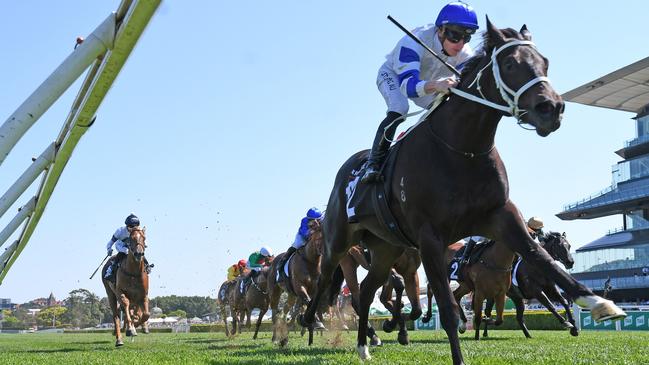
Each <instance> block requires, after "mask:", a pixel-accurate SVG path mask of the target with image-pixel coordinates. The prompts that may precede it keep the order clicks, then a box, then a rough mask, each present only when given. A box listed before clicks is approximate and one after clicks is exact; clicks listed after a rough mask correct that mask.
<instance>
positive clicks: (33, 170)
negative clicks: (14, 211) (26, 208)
mask: <svg viewBox="0 0 649 365" xmlns="http://www.w3.org/2000/svg"><path fill="white" fill-rule="evenodd" d="M55 151H56V146H55V144H54V142H52V143H51V144H50V145H49V146H48V147H47V148H46V149H45V151H43V153H41V155H40V156H38V158H37V159H36V160H35V161H34V162H33V163H32V164H31V165H30V166H29V167H28V168H27V170H25V172H23V174H22V175H20V177H19V178H18V180H16V182H15V183H13V185H11V187H10V188H9V190H7V192H6V193H5V194H4V195H3V196H2V197H0V217H1V216H2V215H3V214H5V212H7V210H8V209H9V207H11V206H12V205H13V203H15V202H16V200H17V199H18V198H19V197H20V195H22V193H24V192H25V190H27V188H29V186H31V184H32V183H33V182H34V180H36V178H37V177H38V175H40V174H41V173H42V172H43V170H45V169H46V168H47V167H48V166H49V165H50V164H51V163H52V162H54V156H55Z"/></svg>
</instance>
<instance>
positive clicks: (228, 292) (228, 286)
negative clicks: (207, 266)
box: [216, 279, 237, 336]
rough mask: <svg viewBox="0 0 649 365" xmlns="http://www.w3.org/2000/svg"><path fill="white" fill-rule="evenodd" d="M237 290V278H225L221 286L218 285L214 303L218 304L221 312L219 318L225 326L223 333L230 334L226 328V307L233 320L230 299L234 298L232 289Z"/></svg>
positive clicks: (234, 329)
mask: <svg viewBox="0 0 649 365" xmlns="http://www.w3.org/2000/svg"><path fill="white" fill-rule="evenodd" d="M235 290H237V280H236V279H233V280H226V281H224V282H223V283H222V284H221V286H219V292H218V293H219V294H218V297H217V299H216V303H217V304H218V306H219V309H220V312H221V318H223V323H224V325H225V326H224V327H225V335H226V336H230V330H228V307H229V308H230V316H232V318H233V320H234V316H235V312H234V310H233V308H232V304H231V299H232V298H234V291H235ZM235 333H236V327H235V326H234V323H233V332H232V334H235Z"/></svg>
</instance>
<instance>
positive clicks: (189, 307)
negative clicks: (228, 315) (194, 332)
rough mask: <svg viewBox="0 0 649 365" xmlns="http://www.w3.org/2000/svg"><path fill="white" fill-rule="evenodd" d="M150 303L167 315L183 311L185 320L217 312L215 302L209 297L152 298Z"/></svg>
mask: <svg viewBox="0 0 649 365" xmlns="http://www.w3.org/2000/svg"><path fill="white" fill-rule="evenodd" d="M151 302H152V303H155V305H156V306H158V307H160V309H162V312H164V313H167V315H170V314H169V313H170V312H173V311H175V310H179V309H180V310H183V311H185V313H187V318H192V317H201V316H203V315H205V314H208V313H214V312H216V310H217V306H216V300H214V299H213V298H210V297H200V296H188V297H184V296H177V295H170V296H164V297H155V298H152V299H151Z"/></svg>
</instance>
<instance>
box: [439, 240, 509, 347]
mask: <svg viewBox="0 0 649 365" xmlns="http://www.w3.org/2000/svg"><path fill="white" fill-rule="evenodd" d="M483 245H488V246H486V247H485V248H484V250H483V251H482V254H481V256H480V257H479V259H478V261H477V262H475V263H472V264H470V265H464V266H463V268H462V271H463V273H462V276H461V277H462V280H461V281H458V284H460V286H459V287H458V288H457V289H455V290H454V291H453V296H454V297H455V301H456V302H457V303H458V304H459V303H460V301H461V299H462V297H464V296H465V295H466V294H469V293H470V292H473V300H472V308H473V326H474V327H473V328H474V329H475V339H476V340H479V339H480V324H481V322H482V305H483V303H484V301H485V299H492V300H493V301H494V302H495V304H496V320H495V322H494V324H495V325H496V326H499V325H501V324H502V323H503V312H504V310H505V300H506V295H507V291H508V290H509V287H510V286H511V283H512V276H511V272H512V265H513V263H514V257H515V255H514V252H513V251H512V250H510V249H509V247H507V246H506V245H504V244H502V243H499V242H494V241H489V242H485V243H483ZM461 249H464V247H459V245H458V244H457V243H455V244H453V245H451V246H449V249H448V253H449V254H448V255H447V265H450V264H451V259H452V256H451V254H452V255H453V256H455V254H456V253H457V251H459V250H461ZM458 308H459V313H460V320H461V321H462V323H461V324H460V327H459V329H458V330H459V332H460V333H464V331H465V330H466V325H465V324H466V321H467V319H466V316H465V315H464V310H463V309H462V306H461V305H460V306H459V307H458Z"/></svg>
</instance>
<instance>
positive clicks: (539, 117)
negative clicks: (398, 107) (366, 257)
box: [301, 19, 625, 365]
mask: <svg viewBox="0 0 649 365" xmlns="http://www.w3.org/2000/svg"><path fill="white" fill-rule="evenodd" d="M483 49H484V54H482V55H478V56H476V57H475V58H474V59H473V61H472V62H470V63H468V64H467V65H466V66H465V68H464V70H463V74H462V77H461V81H460V83H459V85H458V88H457V89H453V90H452V92H453V94H452V95H451V96H450V97H449V98H448V99H447V100H446V101H445V102H444V103H442V104H441V105H440V106H439V107H438V108H437V109H436V110H435V111H434V112H433V113H431V114H430V115H429V116H428V117H426V119H425V121H424V122H423V123H421V124H419V125H418V126H417V127H415V128H414V129H413V130H412V131H411V132H410V134H409V135H408V136H407V137H406V138H405V139H404V140H402V141H401V142H400V144H401V145H400V150H399V153H398V154H395V153H392V154H391V156H390V157H389V158H388V160H389V161H392V162H393V163H394V164H393V166H394V167H393V170H391V171H390V174H389V175H388V178H387V179H386V181H385V185H384V186H385V187H386V191H387V192H388V203H389V204H388V205H389V206H390V208H391V210H392V214H393V215H394V216H395V219H396V222H397V224H398V225H399V227H400V228H401V230H402V231H403V233H404V235H405V236H406V237H407V238H408V240H409V241H411V242H413V244H414V245H415V247H416V248H417V249H418V250H419V252H420V256H421V259H422V263H423V265H424V269H425V271H426V275H427V277H428V279H429V282H430V284H431V287H432V289H433V292H434V294H435V298H436V300H437V304H438V307H439V313H440V319H441V323H442V326H443V327H444V330H445V331H446V334H447V336H448V339H449V343H450V347H451V355H452V358H453V363H454V364H456V365H457V364H463V363H464V360H463V357H462V352H461V349H460V342H459V336H458V333H457V329H458V320H459V317H458V316H459V314H458V308H457V304H456V303H455V299H454V298H453V295H452V292H451V288H450V286H449V282H448V280H447V275H446V263H445V260H444V253H445V251H446V247H447V245H448V244H449V243H451V242H456V241H457V240H459V239H461V238H463V237H467V236H471V235H480V236H484V237H490V238H492V239H494V240H495V241H496V242H502V243H504V244H505V245H506V246H507V247H509V248H510V249H511V250H513V251H515V252H517V253H519V254H520V255H521V256H522V257H523V258H524V259H525V260H526V261H527V262H528V263H530V265H532V266H534V267H537V268H538V269H540V270H542V271H543V272H544V273H546V274H547V276H548V277H549V278H550V279H551V280H553V281H554V282H555V283H556V284H557V285H559V286H560V287H561V288H562V289H563V290H564V291H565V292H566V293H567V295H568V296H569V297H570V298H572V299H575V302H576V303H577V304H579V305H580V306H583V307H586V308H589V309H591V313H592V315H593V316H594V318H595V319H596V320H598V321H600V320H603V319H619V318H621V317H623V316H625V314H624V312H623V311H622V310H621V309H619V308H618V307H617V306H615V305H614V303H613V302H611V301H608V300H605V299H603V298H600V297H598V296H596V295H594V294H593V292H592V291H591V290H590V289H588V288H587V287H585V286H584V285H582V284H580V283H579V282H577V281H576V280H575V279H574V278H573V277H572V276H570V275H569V274H568V273H566V272H565V271H563V270H561V269H560V268H559V267H558V266H557V265H556V263H555V262H554V260H553V259H552V258H551V257H550V256H549V255H548V254H547V252H545V251H544V250H539V249H538V245H537V244H536V243H535V242H534V240H533V239H532V238H531V237H530V235H529V233H528V232H527V229H526V225H525V222H524V220H523V217H522V215H521V213H520V211H519V210H518V208H517V207H516V205H515V204H514V203H513V202H512V201H511V200H510V199H509V186H508V181H507V173H506V171H505V166H504V164H503V162H502V160H501V159H500V156H499V154H498V150H497V149H496V148H495V147H494V139H495V135H496V130H497V127H498V123H499V121H500V120H501V118H502V117H503V116H504V115H513V116H515V117H516V118H517V119H518V120H519V122H520V123H525V124H529V125H531V126H532V127H533V128H535V130H536V133H537V134H538V135H539V136H542V137H545V136H547V135H549V134H550V133H552V132H553V131H555V130H557V129H558V128H559V126H560V124H561V123H560V121H561V118H562V114H563V109H564V103H563V100H562V99H561V97H560V96H559V94H557V93H556V92H555V91H554V89H553V88H552V86H551V85H550V83H549V81H548V80H547V78H546V75H547V68H548V61H547V59H546V58H545V57H543V56H542V55H541V54H540V53H539V51H538V50H537V49H536V48H535V47H534V45H533V43H532V42H531V36H530V33H529V31H528V30H527V28H526V27H525V26H523V28H522V29H521V31H520V32H517V31H515V30H513V29H510V28H507V29H497V28H496V27H494V26H493V25H492V24H491V22H490V21H489V19H487V30H486V32H485V36H484V47H483ZM462 92H465V93H467V94H465V95H472V96H473V98H475V99H471V100H469V99H467V96H465V95H463V96H459V94H460V93H462ZM503 103H504V104H507V106H502V104H503ZM367 156H368V151H362V152H359V153H357V154H355V155H353V156H352V157H351V158H350V159H349V160H347V162H345V164H344V165H343V166H342V167H341V168H340V170H339V172H338V174H337V176H336V179H335V182H334V188H333V190H332V192H331V195H330V198H329V202H328V205H327V214H326V215H325V218H324V222H323V226H324V240H325V243H324V256H323V259H322V273H321V276H320V280H319V281H318V288H317V291H316V295H315V297H314V298H313V300H312V302H311V303H310V305H309V307H308V308H307V310H306V311H305V314H304V316H303V318H301V323H302V325H304V326H310V325H311V324H312V323H313V321H314V318H315V312H316V310H317V308H318V304H319V301H320V299H321V298H322V296H325V298H328V297H330V292H329V290H330V289H331V288H332V287H334V288H335V285H334V286H332V285H330V284H331V281H332V279H334V272H335V270H336V268H337V266H338V262H339V261H340V259H341V258H342V257H343V256H344V255H345V254H347V251H348V249H349V248H350V247H351V246H353V245H356V244H359V243H360V242H361V241H362V242H363V243H364V245H365V246H366V247H367V248H369V249H370V251H371V253H372V265H371V267H370V271H369V273H368V274H367V276H366V277H365V279H364V280H363V282H362V284H361V294H360V303H359V304H360V306H359V309H360V310H359V316H360V318H359V329H358V336H357V351H358V354H359V356H360V357H361V359H368V358H370V354H369V349H368V346H367V340H366V333H367V319H368V312H369V307H370V304H371V302H372V300H373V298H374V293H375V292H376V290H377V289H378V288H379V287H380V286H381V285H383V284H384V283H385V281H386V280H387V278H388V275H389V273H390V269H391V267H392V265H393V264H394V262H395V260H396V259H397V258H398V257H399V256H400V255H401V254H402V253H403V251H404V247H405V246H407V245H408V243H407V242H404V240H403V239H400V238H397V237H395V235H394V234H393V233H392V232H388V231H387V230H386V229H385V228H383V224H382V223H381V222H379V220H378V219H377V217H376V216H366V217H361V218H360V219H359V221H358V223H353V224H349V223H348V216H347V207H346V203H347V201H346V200H347V199H346V188H347V184H348V181H349V177H350V176H351V175H352V171H357V170H358V169H359V168H360V167H361V165H362V164H363V163H364V162H365V161H366V159H367ZM335 279H337V275H336V278H335ZM336 284H337V283H336ZM335 290H337V288H335Z"/></svg>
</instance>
